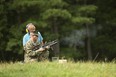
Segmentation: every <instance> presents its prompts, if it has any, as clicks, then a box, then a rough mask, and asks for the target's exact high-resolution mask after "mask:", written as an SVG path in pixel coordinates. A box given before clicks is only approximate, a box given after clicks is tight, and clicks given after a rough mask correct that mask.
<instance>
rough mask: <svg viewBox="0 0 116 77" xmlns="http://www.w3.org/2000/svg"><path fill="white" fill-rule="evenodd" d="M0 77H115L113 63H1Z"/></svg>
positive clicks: (115, 69) (115, 68) (115, 66)
mask: <svg viewBox="0 0 116 77" xmlns="http://www.w3.org/2000/svg"><path fill="white" fill-rule="evenodd" d="M0 77H116V64H115V63H113V62H112V63H104V62H101V63H96V62H77V63H73V62H68V63H62V64H61V63H57V62H38V63H24V64H22V63H1V64H0Z"/></svg>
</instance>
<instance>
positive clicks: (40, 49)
mask: <svg viewBox="0 0 116 77" xmlns="http://www.w3.org/2000/svg"><path fill="white" fill-rule="evenodd" d="M44 50H45V49H44V48H39V49H38V50H36V52H42V51H44Z"/></svg>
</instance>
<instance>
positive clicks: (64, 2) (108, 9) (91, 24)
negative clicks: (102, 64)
mask: <svg viewBox="0 0 116 77" xmlns="http://www.w3.org/2000/svg"><path fill="white" fill-rule="evenodd" d="M115 2H116V1H115V0H109V1H106V0H94V1H92V0H8V1H6V0H0V41H1V43H0V56H1V57H0V60H2V61H5V60H7V59H11V60H12V59H13V60H21V59H22V58H20V57H18V56H17V55H22V56H23V47H22V38H23V35H24V34H25V33H26V32H25V28H26V25H27V24H28V23H30V22H32V23H34V24H35V26H36V27H37V30H38V31H40V32H41V33H42V36H43V37H44V41H50V40H54V39H59V45H60V46H59V47H60V48H59V49H60V51H61V52H60V55H61V56H66V57H67V58H75V59H87V46H86V45H87V44H86V43H87V38H88V37H87V27H86V25H87V26H88V28H89V31H90V34H89V36H90V41H91V46H92V47H91V50H92V53H93V54H92V56H93V57H95V56H96V54H97V53H99V55H98V57H97V59H98V60H104V59H105V58H108V60H112V59H114V58H116V57H115V55H116V52H115V51H116V48H115V45H116V44H115V43H116V42H115V40H116V31H115V28H116V17H115V13H116V9H115ZM70 51H72V52H70ZM12 54H13V55H12ZM15 54H17V55H15Z"/></svg>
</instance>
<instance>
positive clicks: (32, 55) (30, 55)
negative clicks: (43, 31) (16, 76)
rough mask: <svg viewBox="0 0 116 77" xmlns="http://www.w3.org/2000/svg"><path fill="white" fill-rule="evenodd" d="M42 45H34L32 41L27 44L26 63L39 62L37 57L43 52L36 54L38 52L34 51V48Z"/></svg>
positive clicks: (37, 43)
mask: <svg viewBox="0 0 116 77" xmlns="http://www.w3.org/2000/svg"><path fill="white" fill-rule="evenodd" d="M37 45H40V43H39V42H36V43H34V42H33V41H32V40H31V39H30V40H29V41H28V42H27V43H26V45H25V56H24V57H25V60H24V61H25V62H29V61H33V60H34V61H37V55H38V54H40V53H41V52H36V51H37V50H34V47H35V46H37Z"/></svg>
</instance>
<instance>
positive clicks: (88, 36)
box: [85, 24, 92, 60]
mask: <svg viewBox="0 0 116 77" xmlns="http://www.w3.org/2000/svg"><path fill="white" fill-rule="evenodd" d="M85 25H86V35H87V40H86V42H87V53H88V60H92V52H91V38H90V31H89V27H88V25H87V24H85Z"/></svg>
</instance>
